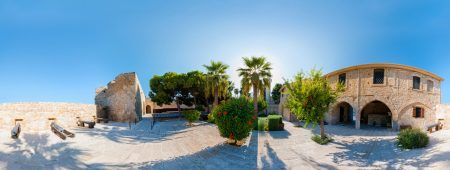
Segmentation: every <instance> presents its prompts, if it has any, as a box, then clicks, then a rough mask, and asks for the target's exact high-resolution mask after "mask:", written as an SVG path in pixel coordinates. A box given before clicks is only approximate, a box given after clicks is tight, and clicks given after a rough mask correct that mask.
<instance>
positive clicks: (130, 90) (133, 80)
mask: <svg viewBox="0 0 450 170" xmlns="http://www.w3.org/2000/svg"><path fill="white" fill-rule="evenodd" d="M95 104H96V106H97V107H96V108H97V117H100V118H102V117H103V118H108V119H109V120H112V121H119V122H134V121H140V120H141V119H142V115H143V114H144V112H145V106H146V105H145V95H144V92H143V90H142V87H141V84H140V83H139V79H138V77H137V75H136V73H134V72H131V73H123V74H120V75H118V76H117V77H116V78H115V79H114V80H113V81H111V82H109V83H108V85H107V86H106V87H100V88H98V89H97V90H96V96H95Z"/></svg>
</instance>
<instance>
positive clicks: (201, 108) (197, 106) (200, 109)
mask: <svg viewBox="0 0 450 170" xmlns="http://www.w3.org/2000/svg"><path fill="white" fill-rule="evenodd" d="M195 110H198V111H200V112H204V111H205V107H203V105H195Z"/></svg>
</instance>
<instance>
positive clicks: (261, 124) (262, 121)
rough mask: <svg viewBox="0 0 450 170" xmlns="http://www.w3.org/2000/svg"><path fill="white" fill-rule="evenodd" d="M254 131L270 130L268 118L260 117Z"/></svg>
mask: <svg viewBox="0 0 450 170" xmlns="http://www.w3.org/2000/svg"><path fill="white" fill-rule="evenodd" d="M254 130H259V131H267V130H269V127H268V124H267V117H258V123H255V128H254Z"/></svg>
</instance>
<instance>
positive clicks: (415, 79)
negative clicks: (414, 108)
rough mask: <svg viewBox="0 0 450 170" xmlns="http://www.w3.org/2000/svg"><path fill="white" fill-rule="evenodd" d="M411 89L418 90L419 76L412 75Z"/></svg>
mask: <svg viewBox="0 0 450 170" xmlns="http://www.w3.org/2000/svg"><path fill="white" fill-rule="evenodd" d="M413 89H416V90H420V77H417V76H413Z"/></svg>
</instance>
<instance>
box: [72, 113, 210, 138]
mask: <svg viewBox="0 0 450 170" xmlns="http://www.w3.org/2000/svg"><path fill="white" fill-rule="evenodd" d="M150 121H151V120H150V119H149V118H146V117H144V118H143V120H142V121H140V122H139V123H137V124H136V125H132V126H131V128H130V127H129V124H128V123H118V122H112V123H108V124H101V125H100V126H96V127H95V128H94V129H87V128H77V129H74V131H75V132H76V133H79V134H85V135H88V136H94V137H96V138H105V139H108V140H111V141H114V142H117V143H124V144H141V143H147V142H155V143H158V142H163V141H166V140H173V139H176V138H170V137H171V136H173V135H177V134H182V133H186V132H189V131H192V130H193V129H194V128H196V127H199V126H212V125H211V124H209V123H205V122H200V123H196V124H195V126H192V127H189V126H186V125H185V123H186V122H185V121H184V120H175V119H174V120H165V121H162V122H158V123H157V124H155V125H154V127H153V128H151V122H150Z"/></svg>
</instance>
